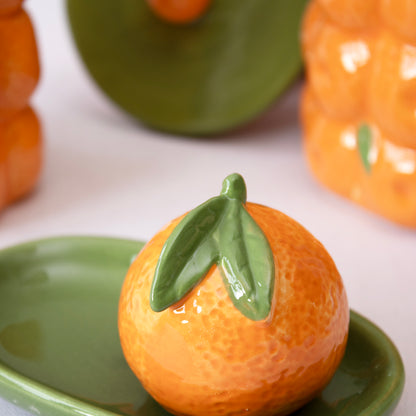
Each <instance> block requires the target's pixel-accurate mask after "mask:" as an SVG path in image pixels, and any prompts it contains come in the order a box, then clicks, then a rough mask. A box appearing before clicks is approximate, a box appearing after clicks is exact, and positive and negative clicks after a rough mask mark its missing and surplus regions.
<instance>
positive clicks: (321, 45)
mask: <svg viewBox="0 0 416 416" xmlns="http://www.w3.org/2000/svg"><path fill="white" fill-rule="evenodd" d="M414 22H416V3H415V2H409V1H406V0H394V1H393V0H366V1H362V0H312V1H311V2H310V3H309V5H308V8H307V10H306V13H305V17H304V21H303V27H302V51H303V56H304V60H305V64H306V74H307V82H306V87H305V90H304V93H303V97H302V107H301V118H302V122H303V128H304V136H305V141H304V146H305V152H306V156H307V159H308V162H309V165H310V167H311V170H312V171H313V173H314V174H315V175H316V177H317V178H318V179H319V180H320V181H321V182H322V183H323V184H324V185H326V186H327V187H329V188H331V189H332V190H334V191H336V192H337V193H339V194H341V195H343V196H345V197H348V198H350V199H352V200H353V201H355V202H357V203H359V204H361V205H363V206H364V207H366V208H368V209H370V210H372V211H374V212H376V213H378V214H380V215H382V216H384V217H386V218H388V219H390V220H392V221H394V222H397V223H399V224H402V225H405V226H408V227H413V228H416V25H415V24H414Z"/></svg>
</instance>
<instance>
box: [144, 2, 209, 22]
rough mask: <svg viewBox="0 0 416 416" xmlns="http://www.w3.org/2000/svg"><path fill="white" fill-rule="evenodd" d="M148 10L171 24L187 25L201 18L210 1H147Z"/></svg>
mask: <svg viewBox="0 0 416 416" xmlns="http://www.w3.org/2000/svg"><path fill="white" fill-rule="evenodd" d="M147 2H148V3H149V6H150V8H151V9H152V10H153V11H154V12H155V13H156V14H157V15H158V16H159V17H161V18H162V19H164V20H167V21H169V22H172V23H188V22H192V21H194V20H196V19H198V18H199V17H201V16H202V15H203V14H204V12H205V11H206V10H207V8H208V6H209V5H210V3H211V0H147Z"/></svg>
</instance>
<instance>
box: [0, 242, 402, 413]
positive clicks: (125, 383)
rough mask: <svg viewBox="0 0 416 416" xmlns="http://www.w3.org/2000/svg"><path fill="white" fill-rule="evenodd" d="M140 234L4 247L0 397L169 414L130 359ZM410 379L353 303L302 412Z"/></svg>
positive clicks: (372, 400) (372, 409)
mask: <svg viewBox="0 0 416 416" xmlns="http://www.w3.org/2000/svg"><path fill="white" fill-rule="evenodd" d="M142 246H143V243H141V242H137V241H129V240H119V239H112V238H94V237H65V238H52V239H46V240H40V241H34V242H30V243H26V244H22V245H18V246H15V247H12V248H9V249H6V250H3V251H0V396H2V397H4V398H5V399H7V400H10V401H12V402H13V403H15V404H16V405H18V406H20V407H22V408H24V409H27V410H29V411H32V412H33V413H35V414H41V415H42V416H64V415H68V416H69V415H71V416H73V415H84V416H89V415H90V416H106V415H107V416H109V415H118V416H120V415H124V416H164V415H165V416H166V415H168V413H167V412H166V411H165V410H163V409H162V408H161V407H160V406H159V405H158V404H157V403H156V402H155V401H154V400H153V399H151V398H150V397H149V395H148V394H147V393H146V392H145V391H144V389H143V388H142V387H141V385H140V383H139V382H138V380H137V379H136V378H135V376H134V375H133V373H132V372H131V371H130V369H129V368H128V366H127V364H126V363H125V361H124V358H123V354H122V351H121V347H120V345H119V338H118V331H117V307H118V297H119V293H120V289H121V285H122V282H123V279H124V275H125V273H126V271H127V269H128V267H129V265H130V262H131V261H132V259H133V258H134V257H135V255H136V254H137V253H138V252H139V250H140V249H141V247H142ZM403 383H404V371H403V365H402V361H401V359H400V356H399V353H398V352H397V350H396V348H395V346H394V345H393V344H392V342H391V341H390V340H389V339H388V338H387V336H386V335H385V334H384V333H383V332H382V331H381V330H380V329H378V328H377V327H376V326H374V325H373V324H372V323H370V322H369V321H367V320H366V319H365V318H363V317H362V316H360V315H358V314H357V313H355V312H351V324H350V336H349V341H348V345H347V350H346V354H345V357H344V359H343V361H342V364H341V366H340V367H339V369H338V370H337V372H336V374H335V376H334V378H333V379H332V381H331V383H330V384H329V385H328V386H327V387H326V389H325V390H324V391H323V393H322V395H321V396H320V397H319V398H317V399H315V400H313V401H312V402H311V403H310V404H308V405H307V406H306V407H304V408H302V409H301V410H299V411H298V412H297V413H296V415H297V416H312V415H315V416H318V415H319V416H341V415H348V416H360V415H361V416H364V415H365V416H376V415H377V416H381V415H388V414H390V413H391V412H392V411H393V409H394V407H395V405H396V404H397V402H398V400H399V398H400V395H401V392H402V389H403Z"/></svg>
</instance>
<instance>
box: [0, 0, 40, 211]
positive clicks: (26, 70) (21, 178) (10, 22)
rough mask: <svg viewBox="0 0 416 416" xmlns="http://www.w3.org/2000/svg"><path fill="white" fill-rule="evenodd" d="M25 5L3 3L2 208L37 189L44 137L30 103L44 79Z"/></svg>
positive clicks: (0, 38)
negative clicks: (40, 78) (40, 74)
mask: <svg viewBox="0 0 416 416" xmlns="http://www.w3.org/2000/svg"><path fill="white" fill-rule="evenodd" d="M21 4H22V1H21V0H20V1H19V0H0V209H1V208H2V207H4V206H5V205H7V204H9V203H11V202H12V201H14V200H15V199H17V198H20V197H21V196H23V195H24V194H26V193H27V192H28V191H29V190H31V189H32V188H33V186H34V185H35V183H36V180H37V178H38V175H39V171H40V166H41V159H42V155H41V153H42V152H41V133H40V125H39V121H38V118H37V116H36V114H35V113H34V112H33V110H32V109H31V108H30V106H29V104H28V101H29V98H30V96H31V94H32V93H33V91H34V89H35V87H36V84H37V82H38V79H39V61H38V53H37V46H36V40H35V36H34V33H33V27H32V24H31V21H30V18H29V17H28V15H27V14H26V12H25V11H24V10H23V9H22V8H21Z"/></svg>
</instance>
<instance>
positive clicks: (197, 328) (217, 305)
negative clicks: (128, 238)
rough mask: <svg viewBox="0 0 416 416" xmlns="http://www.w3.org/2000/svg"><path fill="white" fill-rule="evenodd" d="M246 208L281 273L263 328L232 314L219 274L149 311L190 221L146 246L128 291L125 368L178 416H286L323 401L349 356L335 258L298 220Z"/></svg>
mask: <svg viewBox="0 0 416 416" xmlns="http://www.w3.org/2000/svg"><path fill="white" fill-rule="evenodd" d="M244 208H245V210H246V211H247V212H248V213H249V215H250V216H251V217H252V219H254V221H255V222H256V224H257V226H258V227H259V228H260V229H261V230H262V232H263V233H264V236H265V238H266V239H267V241H268V243H269V245H270V248H271V253H272V257H273V261H274V263H275V268H274V273H273V276H272V279H273V292H272V302H271V307H270V311H269V314H268V315H267V316H266V317H265V318H264V319H260V320H252V319H249V318H247V317H246V316H244V315H243V313H241V311H240V310H238V309H237V308H236V306H234V303H233V302H232V300H231V299H230V296H229V294H228V292H227V288H226V286H225V285H224V282H223V272H222V271H221V270H220V266H219V265H218V264H216V265H213V266H212V267H211V268H210V269H209V271H208V273H207V274H206V275H205V276H204V277H203V278H202V280H201V281H200V282H199V283H198V284H197V285H196V286H194V287H193V288H192V289H191V290H190V291H189V292H188V293H187V294H186V296H185V297H184V298H182V299H181V300H179V301H178V302H176V303H175V304H173V305H171V306H170V307H168V308H166V309H164V310H162V311H161V312H155V311H154V310H152V308H151V306H150V302H149V296H150V292H151V287H152V280H153V277H154V275H155V269H156V267H157V264H158V260H159V256H161V251H162V248H163V247H164V245H165V242H166V240H167V239H168V238H169V236H170V235H171V234H172V232H173V231H174V229H175V228H176V227H177V226H178V224H180V223H181V222H182V220H183V219H184V218H186V216H182V217H181V218H178V219H176V220H174V221H172V222H171V223H170V224H168V225H167V226H166V227H165V228H164V229H162V230H161V231H160V232H159V233H158V234H156V235H155V236H154V237H153V238H152V239H151V240H150V241H149V242H148V243H147V245H146V246H145V247H144V248H143V250H142V251H141V252H140V253H139V255H138V257H137V258H136V259H135V261H134V262H133V263H132V265H131V267H130V269H129V271H128V273H127V276H126V279H125V281H124V284H123V288H122V293H121V297H120V303H119V332H120V339H121V345H122V348H123V352H124V355H125V358H126V360H127V362H128V364H129V366H130V367H131V369H132V370H133V372H134V373H135V374H136V376H137V377H138V378H139V379H140V381H141V382H142V384H143V386H144V387H145V389H146V390H147V391H148V392H149V393H150V394H151V395H152V396H153V397H154V398H155V399H156V400H157V401H158V402H159V403H160V404H161V405H162V406H164V407H165V408H166V409H167V410H168V411H169V412H171V413H173V414H175V415H204V416H214V415H215V416H221V415H250V416H252V415H257V416H260V415H262V416H268V415H270V416H271V415H275V416H276V415H287V414H289V413H291V412H293V411H294V410H295V409H297V408H299V407H301V406H302V405H304V404H305V403H306V402H308V401H309V400H311V399H312V398H313V397H314V396H316V395H317V394H319V392H320V391H321V390H322V389H323V388H324V386H325V385H326V384H327V383H328V382H329V380H330V379H331V377H332V375H333V374H334V372H335V370H336V368H337V366H338V365H339V363H340V361H341V358H342V356H343V354H344V350H345V346H346V340H347V331H348V323H349V311H348V305H347V298H346V293H345V290H344V286H343V283H342V280H341V277H340V275H339V273H338V271H337V269H336V266H335V264H334V262H333V260H332V258H331V257H330V256H329V254H328V253H327V251H326V250H325V248H324V247H323V246H322V244H321V243H319V242H318V241H317V240H316V239H315V238H314V237H313V236H312V235H311V234H310V233H309V232H308V231H307V230H306V229H305V228H303V227H302V226H301V225H300V224H298V223H297V222H296V221H294V220H293V219H292V218H290V217H288V216H286V215H284V214H283V213H281V212H279V211H277V210H274V209H271V208H268V207H265V206H262V205H257V204H254V203H244ZM188 215H189V214H188ZM261 261H262V260H261V259H260V262H261ZM172 278H173V277H172Z"/></svg>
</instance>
